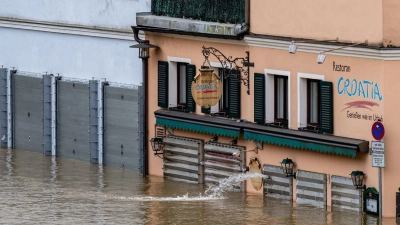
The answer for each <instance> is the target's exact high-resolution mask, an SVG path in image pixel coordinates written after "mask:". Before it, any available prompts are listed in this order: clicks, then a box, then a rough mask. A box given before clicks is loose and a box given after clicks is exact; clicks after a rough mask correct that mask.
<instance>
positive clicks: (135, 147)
mask: <svg viewBox="0 0 400 225" xmlns="http://www.w3.org/2000/svg"><path fill="white" fill-rule="evenodd" d="M138 129H139V91H138V88H137V86H127V85H125V86H124V85H118V84H110V85H105V86H104V154H103V159H104V165H106V166H114V167H120V168H127V169H129V170H134V171H139V170H140V154H139V134H138Z"/></svg>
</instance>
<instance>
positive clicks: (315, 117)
mask: <svg viewBox="0 0 400 225" xmlns="http://www.w3.org/2000/svg"><path fill="white" fill-rule="evenodd" d="M319 86H320V81H319V80H311V79H308V80H307V105H308V108H307V124H309V125H312V126H319V119H320V115H319V105H320V94H319Z"/></svg>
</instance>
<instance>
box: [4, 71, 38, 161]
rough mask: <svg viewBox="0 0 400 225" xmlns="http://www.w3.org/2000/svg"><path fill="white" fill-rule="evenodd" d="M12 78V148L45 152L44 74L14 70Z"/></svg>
mask: <svg viewBox="0 0 400 225" xmlns="http://www.w3.org/2000/svg"><path fill="white" fill-rule="evenodd" d="M10 76H11V92H12V93H11V106H12V109H11V110H12V121H13V123H12V132H13V134H12V137H13V138H12V147H13V148H16V149H24V150H27V151H33V152H40V153H42V152H43V78H42V74H35V73H28V72H21V71H16V70H13V71H11V73H10Z"/></svg>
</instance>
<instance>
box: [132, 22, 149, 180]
mask: <svg viewBox="0 0 400 225" xmlns="http://www.w3.org/2000/svg"><path fill="white" fill-rule="evenodd" d="M132 30H133V37H134V38H135V41H136V42H137V43H140V44H149V43H150V41H149V40H142V39H140V38H139V29H137V28H136V27H132ZM139 51H140V50H139ZM147 75H148V58H142V90H143V93H144V101H143V102H144V106H143V108H144V109H143V110H142V111H143V113H144V115H143V123H142V124H143V126H142V128H141V130H142V132H143V140H142V142H141V144H142V146H141V149H143V154H142V155H143V159H142V161H143V168H142V170H143V171H142V173H143V177H146V176H147V175H148V173H149V172H148V171H149V168H148V159H149V157H148V152H147V144H148V143H147V141H148V130H147V117H148V116H147V112H148V103H147V101H148V91H147V83H148V79H147V77H148V76H147Z"/></svg>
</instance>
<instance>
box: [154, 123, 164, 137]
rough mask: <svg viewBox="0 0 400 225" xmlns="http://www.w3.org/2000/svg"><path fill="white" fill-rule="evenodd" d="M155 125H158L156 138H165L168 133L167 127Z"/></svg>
mask: <svg viewBox="0 0 400 225" xmlns="http://www.w3.org/2000/svg"><path fill="white" fill-rule="evenodd" d="M155 127H156V134H155V137H156V138H164V137H165V135H166V132H165V127H163V126H155Z"/></svg>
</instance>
